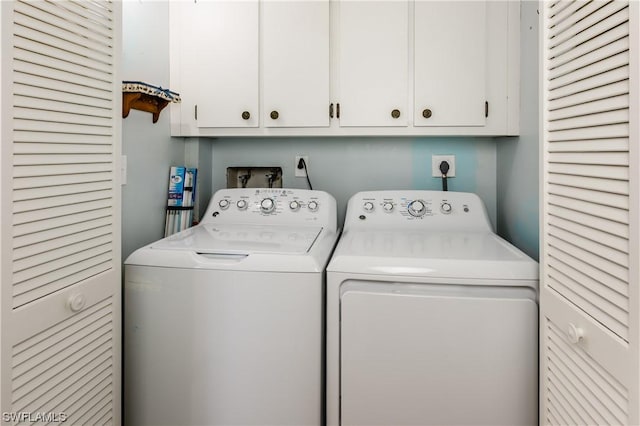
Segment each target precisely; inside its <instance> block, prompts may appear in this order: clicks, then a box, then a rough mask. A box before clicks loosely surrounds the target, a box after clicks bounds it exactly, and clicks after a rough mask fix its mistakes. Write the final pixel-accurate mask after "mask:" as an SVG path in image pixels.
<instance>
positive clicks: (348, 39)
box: [338, 1, 409, 127]
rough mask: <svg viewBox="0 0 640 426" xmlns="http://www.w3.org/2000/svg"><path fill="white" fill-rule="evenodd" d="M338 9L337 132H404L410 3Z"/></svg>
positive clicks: (347, 4) (348, 4)
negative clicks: (371, 128)
mask: <svg viewBox="0 0 640 426" xmlns="http://www.w3.org/2000/svg"><path fill="white" fill-rule="evenodd" d="M339 5H340V6H339V7H340V9H339V16H340V18H339V25H338V26H339V29H338V31H339V32H338V34H339V42H338V43H339V46H338V49H339V55H338V56H339V61H338V63H339V65H338V66H339V70H340V71H339V80H338V87H339V89H338V90H339V96H338V101H339V103H340V126H343V127H349V126H407V125H408V120H407V118H408V116H409V115H408V110H407V106H408V102H407V97H408V91H409V84H408V77H409V75H408V68H409V51H408V42H409V2H408V1H341V2H339Z"/></svg>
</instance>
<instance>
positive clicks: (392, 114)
mask: <svg viewBox="0 0 640 426" xmlns="http://www.w3.org/2000/svg"><path fill="white" fill-rule="evenodd" d="M391 117H393V118H398V117H400V110H399V109H394V110H393V111H391Z"/></svg>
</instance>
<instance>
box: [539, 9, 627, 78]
mask: <svg viewBox="0 0 640 426" xmlns="http://www.w3.org/2000/svg"><path fill="white" fill-rule="evenodd" d="M608 19H619V20H620V22H622V23H621V24H620V25H617V26H615V27H613V28H612V27H610V26H609V25H607V22H606V21H604V22H599V23H598V24H597V25H596V26H595V27H594V28H593V29H592V31H593V32H594V33H596V34H598V35H596V36H595V37H593V38H591V39H589V40H587V41H583V42H581V43H578V41H577V40H574V39H571V45H570V46H569V45H568V43H567V44H565V46H564V47H565V50H564V51H563V52H562V53H560V52H555V53H554V55H555V56H554V57H553V58H552V62H550V64H551V65H552V67H553V68H552V69H551V70H549V76H550V77H551V78H554V77H557V68H560V67H563V66H564V65H565V64H567V63H571V62H572V61H574V60H576V59H579V58H581V57H582V56H583V55H587V54H589V53H592V52H594V51H597V50H598V49H601V48H603V47H604V46H607V45H609V44H611V43H614V42H616V41H618V40H620V39H623V38H626V39H627V44H626V45H627V48H628V38H627V36H628V34H629V24H628V22H626V19H627V17H626V11H620V12H618V13H617V14H616V15H615V16H614V17H611V18H608ZM598 27H601V29H598ZM600 30H601V31H602V32H601V33H598V31H600ZM569 47H570V48H569ZM567 48H569V49H567ZM620 51H622V50H620ZM615 53H618V52H615ZM573 69H575V67H574V68H573Z"/></svg>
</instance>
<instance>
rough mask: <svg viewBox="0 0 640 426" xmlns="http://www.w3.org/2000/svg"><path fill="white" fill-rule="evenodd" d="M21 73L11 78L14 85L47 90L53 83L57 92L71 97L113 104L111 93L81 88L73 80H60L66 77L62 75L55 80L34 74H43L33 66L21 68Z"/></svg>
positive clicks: (92, 88)
mask: <svg viewBox="0 0 640 426" xmlns="http://www.w3.org/2000/svg"><path fill="white" fill-rule="evenodd" d="M23 71H24V72H18V73H15V75H14V76H13V80H14V83H15V84H16V85H23V86H33V87H37V88H43V89H47V88H50V86H51V84H52V83H55V86H56V88H57V89H58V91H60V92H63V93H71V94H73V95H78V96H85V97H89V98H95V99H100V100H105V101H107V102H109V103H111V102H113V99H112V98H110V96H111V92H109V91H107V90H104V89H102V88H97V89H96V88H94V87H90V86H83V85H82V84H78V83H77V82H76V81H75V80H73V79H72V80H71V81H67V80H61V79H60V77H66V75H64V74H63V75H60V74H56V77H58V78H56V79H53V78H50V77H47V76H46V75H39V74H34V72H41V73H42V72H43V70H42V68H40V67H38V66H35V65H34V66H33V69H31V68H30V67H29V66H25V67H23ZM44 72H46V69H45V70H44ZM52 74H53V72H52ZM52 80H53V81H52Z"/></svg>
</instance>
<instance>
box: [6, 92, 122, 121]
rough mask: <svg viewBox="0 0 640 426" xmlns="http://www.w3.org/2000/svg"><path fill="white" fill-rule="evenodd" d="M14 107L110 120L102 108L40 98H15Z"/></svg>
mask: <svg viewBox="0 0 640 426" xmlns="http://www.w3.org/2000/svg"><path fill="white" fill-rule="evenodd" d="M14 100H15V101H14V105H15V106H16V107H18V108H24V109H27V110H30V109H34V110H41V111H47V113H50V112H56V113H65V114H74V115H78V116H87V117H100V118H106V119H110V118H111V110H110V109H104V108H96V107H91V106H87V105H83V104H74V103H70V102H68V101H51V100H48V99H42V98H33V97H22V96H16V97H15V98H14Z"/></svg>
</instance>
